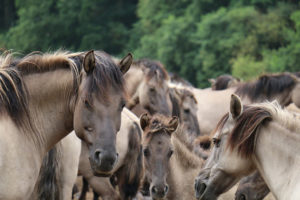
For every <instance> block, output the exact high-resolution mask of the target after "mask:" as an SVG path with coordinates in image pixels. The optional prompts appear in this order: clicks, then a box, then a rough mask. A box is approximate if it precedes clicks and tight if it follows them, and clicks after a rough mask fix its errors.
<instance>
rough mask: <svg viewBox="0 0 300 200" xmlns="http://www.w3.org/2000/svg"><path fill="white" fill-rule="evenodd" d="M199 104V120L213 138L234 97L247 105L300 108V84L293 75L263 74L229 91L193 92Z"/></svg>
mask: <svg viewBox="0 0 300 200" xmlns="http://www.w3.org/2000/svg"><path fill="white" fill-rule="evenodd" d="M193 93H194V95H195V97H196V99H197V101H198V104H197V105H198V111H197V112H198V120H199V122H201V126H200V131H201V134H204V135H209V134H210V133H211V132H212V131H213V129H214V127H215V126H216V125H217V124H216V123H217V122H218V120H219V119H220V118H221V117H222V115H223V114H225V113H226V111H227V108H228V105H229V100H230V95H231V94H233V93H235V94H237V95H239V96H240V97H241V98H242V99H243V102H244V103H245V104H249V103H254V102H263V101H265V100H269V101H272V100H277V101H278V102H279V103H280V105H282V106H287V105H289V104H290V103H294V104H295V105H296V106H298V107H300V98H298V97H299V95H300V81H299V79H298V78H297V77H296V76H295V75H293V74H290V73H282V74H275V75H263V76H261V77H259V78H258V80H256V81H252V82H248V83H241V84H240V85H238V86H236V87H232V88H228V89H226V90H219V91H211V90H200V89H195V88H194V89H193Z"/></svg>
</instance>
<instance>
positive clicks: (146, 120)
mask: <svg viewBox="0 0 300 200" xmlns="http://www.w3.org/2000/svg"><path fill="white" fill-rule="evenodd" d="M149 122H150V116H149V115H148V114H147V113H144V114H142V116H141V118H140V125H141V128H142V129H143V131H144V130H145V128H146V127H147V126H148V125H149Z"/></svg>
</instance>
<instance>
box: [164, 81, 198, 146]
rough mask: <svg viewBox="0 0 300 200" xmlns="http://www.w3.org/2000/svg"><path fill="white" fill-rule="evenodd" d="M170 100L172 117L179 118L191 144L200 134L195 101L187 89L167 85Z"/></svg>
mask: <svg viewBox="0 0 300 200" xmlns="http://www.w3.org/2000/svg"><path fill="white" fill-rule="evenodd" d="M168 87H169V93H170V98H171V102H172V116H177V117H178V118H179V121H180V124H181V125H182V126H183V127H184V130H185V131H184V133H185V134H187V136H188V139H189V141H190V143H191V144H193V141H194V139H195V138H196V137H198V136H199V135H200V134H201V133H200V127H199V121H198V117H197V109H198V108H197V104H198V102H197V100H196V98H195V96H194V94H193V92H192V90H191V89H190V88H189V87H185V86H183V85H178V84H174V83H172V82H170V83H168Z"/></svg>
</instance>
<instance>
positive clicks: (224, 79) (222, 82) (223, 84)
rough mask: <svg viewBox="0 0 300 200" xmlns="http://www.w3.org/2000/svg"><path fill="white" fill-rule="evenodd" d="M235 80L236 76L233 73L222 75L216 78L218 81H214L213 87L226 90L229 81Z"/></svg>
mask: <svg viewBox="0 0 300 200" xmlns="http://www.w3.org/2000/svg"><path fill="white" fill-rule="evenodd" d="M232 80H234V77H233V76H231V75H227V74H226V75H221V76H218V77H217V78H216V82H215V83H214V85H213V87H212V89H213V90H225V89H227V88H228V83H229V82H230V81H232Z"/></svg>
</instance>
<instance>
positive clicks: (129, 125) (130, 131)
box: [79, 108, 143, 200]
mask: <svg viewBox="0 0 300 200" xmlns="http://www.w3.org/2000/svg"><path fill="white" fill-rule="evenodd" d="M138 123H139V121H138V118H137V117H136V116H135V115H134V114H133V113H132V112H130V111H129V110H127V109H126V108H124V109H123V112H122V117H121V128H120V131H119V132H118V135H117V150H118V152H119V161H118V164H117V166H116V167H115V168H114V171H113V173H114V176H115V177H116V179H117V181H116V184H117V185H118V188H119V192H118V191H117V190H116V188H113V187H112V185H111V183H110V181H109V178H104V177H96V176H94V174H93V171H92V169H91V167H90V163H89V161H88V152H87V151H86V144H84V142H83V148H82V152H81V156H80V164H79V174H81V175H82V176H83V177H84V178H85V180H86V181H87V183H88V184H89V185H90V186H91V187H92V188H93V190H94V192H96V194H98V195H99V196H101V198H102V199H103V200H106V199H107V200H118V199H120V198H121V199H123V200H126V199H132V198H134V197H135V196H136V194H137V192H138V189H139V186H140V180H141V178H142V176H143V173H142V149H141V136H142V134H141V129H140V127H139V125H138ZM86 192H87V189H86V190H84V191H82V193H81V195H80V200H83V199H85V193H86Z"/></svg>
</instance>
